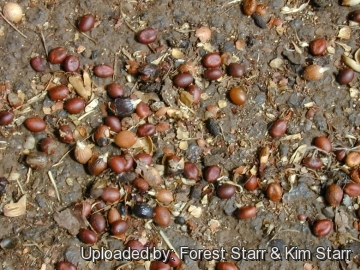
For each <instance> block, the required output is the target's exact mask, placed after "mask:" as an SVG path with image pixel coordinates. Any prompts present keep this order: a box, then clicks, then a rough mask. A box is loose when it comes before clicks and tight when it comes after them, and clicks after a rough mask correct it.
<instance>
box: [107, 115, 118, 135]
mask: <svg viewBox="0 0 360 270" xmlns="http://www.w3.org/2000/svg"><path fill="white" fill-rule="evenodd" d="M104 124H105V125H107V126H108V127H109V128H110V129H111V131H114V132H120V131H121V121H120V119H119V118H117V117H116V116H114V115H110V116H108V117H106V118H105V121H104Z"/></svg>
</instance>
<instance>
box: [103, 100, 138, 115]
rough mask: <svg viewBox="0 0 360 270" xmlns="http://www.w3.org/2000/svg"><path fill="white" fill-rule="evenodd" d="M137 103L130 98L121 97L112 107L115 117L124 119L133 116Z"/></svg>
mask: <svg viewBox="0 0 360 270" xmlns="http://www.w3.org/2000/svg"><path fill="white" fill-rule="evenodd" d="M136 102H137V101H135V100H133V99H131V98H128V97H119V98H116V99H115V101H114V102H113V103H112V105H110V108H111V109H112V111H113V112H114V114H115V115H117V116H119V117H121V118H122V117H125V116H129V115H131V114H132V113H133V112H134V111H135V107H134V104H136ZM135 106H136V105H135Z"/></svg>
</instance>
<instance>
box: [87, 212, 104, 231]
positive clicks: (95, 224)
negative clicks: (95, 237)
mask: <svg viewBox="0 0 360 270" xmlns="http://www.w3.org/2000/svg"><path fill="white" fill-rule="evenodd" d="M89 222H90V225H91V227H92V228H93V229H94V230H95V231H96V232H97V233H101V232H103V231H104V230H105V229H106V219H105V217H104V216H103V215H101V214H99V213H95V214H92V215H91V216H90V218H89Z"/></svg>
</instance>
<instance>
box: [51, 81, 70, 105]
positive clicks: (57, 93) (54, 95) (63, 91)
mask: <svg viewBox="0 0 360 270" xmlns="http://www.w3.org/2000/svg"><path fill="white" fill-rule="evenodd" d="M69 94H70V91H69V88H67V86H65V85H63V84H60V85H57V86H54V87H53V88H51V89H50V90H49V97H50V99H51V100H53V101H59V100H63V99H65V98H67V97H68V96H69Z"/></svg>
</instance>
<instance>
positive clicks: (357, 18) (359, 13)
mask: <svg viewBox="0 0 360 270" xmlns="http://www.w3.org/2000/svg"><path fill="white" fill-rule="evenodd" d="M349 20H351V21H354V22H357V23H360V10H355V11H353V12H351V13H350V14H349Z"/></svg>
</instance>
